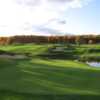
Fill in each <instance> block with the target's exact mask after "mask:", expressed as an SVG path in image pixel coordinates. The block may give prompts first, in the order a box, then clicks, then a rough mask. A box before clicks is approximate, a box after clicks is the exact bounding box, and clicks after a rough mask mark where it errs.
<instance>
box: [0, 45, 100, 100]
mask: <svg viewBox="0 0 100 100" xmlns="http://www.w3.org/2000/svg"><path fill="white" fill-rule="evenodd" d="M49 46H51V45H35V44H29V45H20V46H4V47H0V48H1V49H2V50H7V51H12V52H20V53H21V52H22V51H23V52H26V51H27V52H31V53H32V54H33V55H35V54H36V53H37V52H38V53H40V52H45V50H47V49H48V47H49ZM40 47H41V49H39V48H40ZM44 48H45V49H44ZM37 49H38V50H37ZM23 52H22V53H23ZM34 52H36V53H34ZM94 99H95V100H99V99H100V69H99V68H92V67H89V66H88V65H86V64H84V63H82V62H77V61H72V60H54V59H53V60H52V59H40V58H36V57H35V56H33V57H32V58H31V59H23V60H11V59H0V100H94Z"/></svg>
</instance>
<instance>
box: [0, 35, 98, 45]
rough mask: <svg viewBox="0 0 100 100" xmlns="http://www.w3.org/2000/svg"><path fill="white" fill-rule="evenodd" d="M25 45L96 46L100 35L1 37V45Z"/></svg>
mask: <svg viewBox="0 0 100 100" xmlns="http://www.w3.org/2000/svg"><path fill="white" fill-rule="evenodd" d="M24 43H71V44H96V43H100V35H77V36H74V35H73V36H70V35H69V36H68V35H65V36H34V35H27V36H26V35H21V36H11V37H0V45H8V44H24Z"/></svg>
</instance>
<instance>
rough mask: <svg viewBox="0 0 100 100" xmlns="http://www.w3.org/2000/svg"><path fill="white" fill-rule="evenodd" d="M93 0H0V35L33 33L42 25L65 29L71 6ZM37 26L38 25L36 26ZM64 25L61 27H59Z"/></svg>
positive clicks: (80, 5)
mask: <svg viewBox="0 0 100 100" xmlns="http://www.w3.org/2000/svg"><path fill="white" fill-rule="evenodd" d="M89 1H91V0H0V35H2V33H3V34H4V33H5V34H10V35H13V34H14V33H16V34H18V33H22V34H23V33H25V34H28V33H32V32H34V31H39V30H38V27H40V26H41V28H42V27H43V28H44V27H47V28H51V29H55V30H58V31H59V30H60V31H62V32H63V31H65V26H64V27H63V26H62V25H63V24H65V25H66V23H62V22H65V21H66V14H65V13H66V11H67V10H68V9H69V8H76V7H82V6H83V5H84V4H87V3H88V2H89ZM34 26H36V27H37V28H36V27H34ZM60 27H62V28H61V29H59V28H60Z"/></svg>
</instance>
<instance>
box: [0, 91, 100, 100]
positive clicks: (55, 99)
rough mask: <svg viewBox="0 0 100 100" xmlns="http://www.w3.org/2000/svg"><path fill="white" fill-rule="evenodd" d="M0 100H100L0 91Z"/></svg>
mask: <svg viewBox="0 0 100 100" xmlns="http://www.w3.org/2000/svg"><path fill="white" fill-rule="evenodd" d="M0 100H100V96H99V95H75V94H66V95H34V94H29V93H17V92H13V91H7V90H5V91H4V90H3V91H2V90H1V91H0Z"/></svg>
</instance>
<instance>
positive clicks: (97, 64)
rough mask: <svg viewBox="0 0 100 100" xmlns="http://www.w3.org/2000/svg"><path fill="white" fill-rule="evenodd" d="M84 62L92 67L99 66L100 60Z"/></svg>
mask: <svg viewBox="0 0 100 100" xmlns="http://www.w3.org/2000/svg"><path fill="white" fill-rule="evenodd" d="M86 63H87V64H88V65H90V66H92V67H100V62H86Z"/></svg>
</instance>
